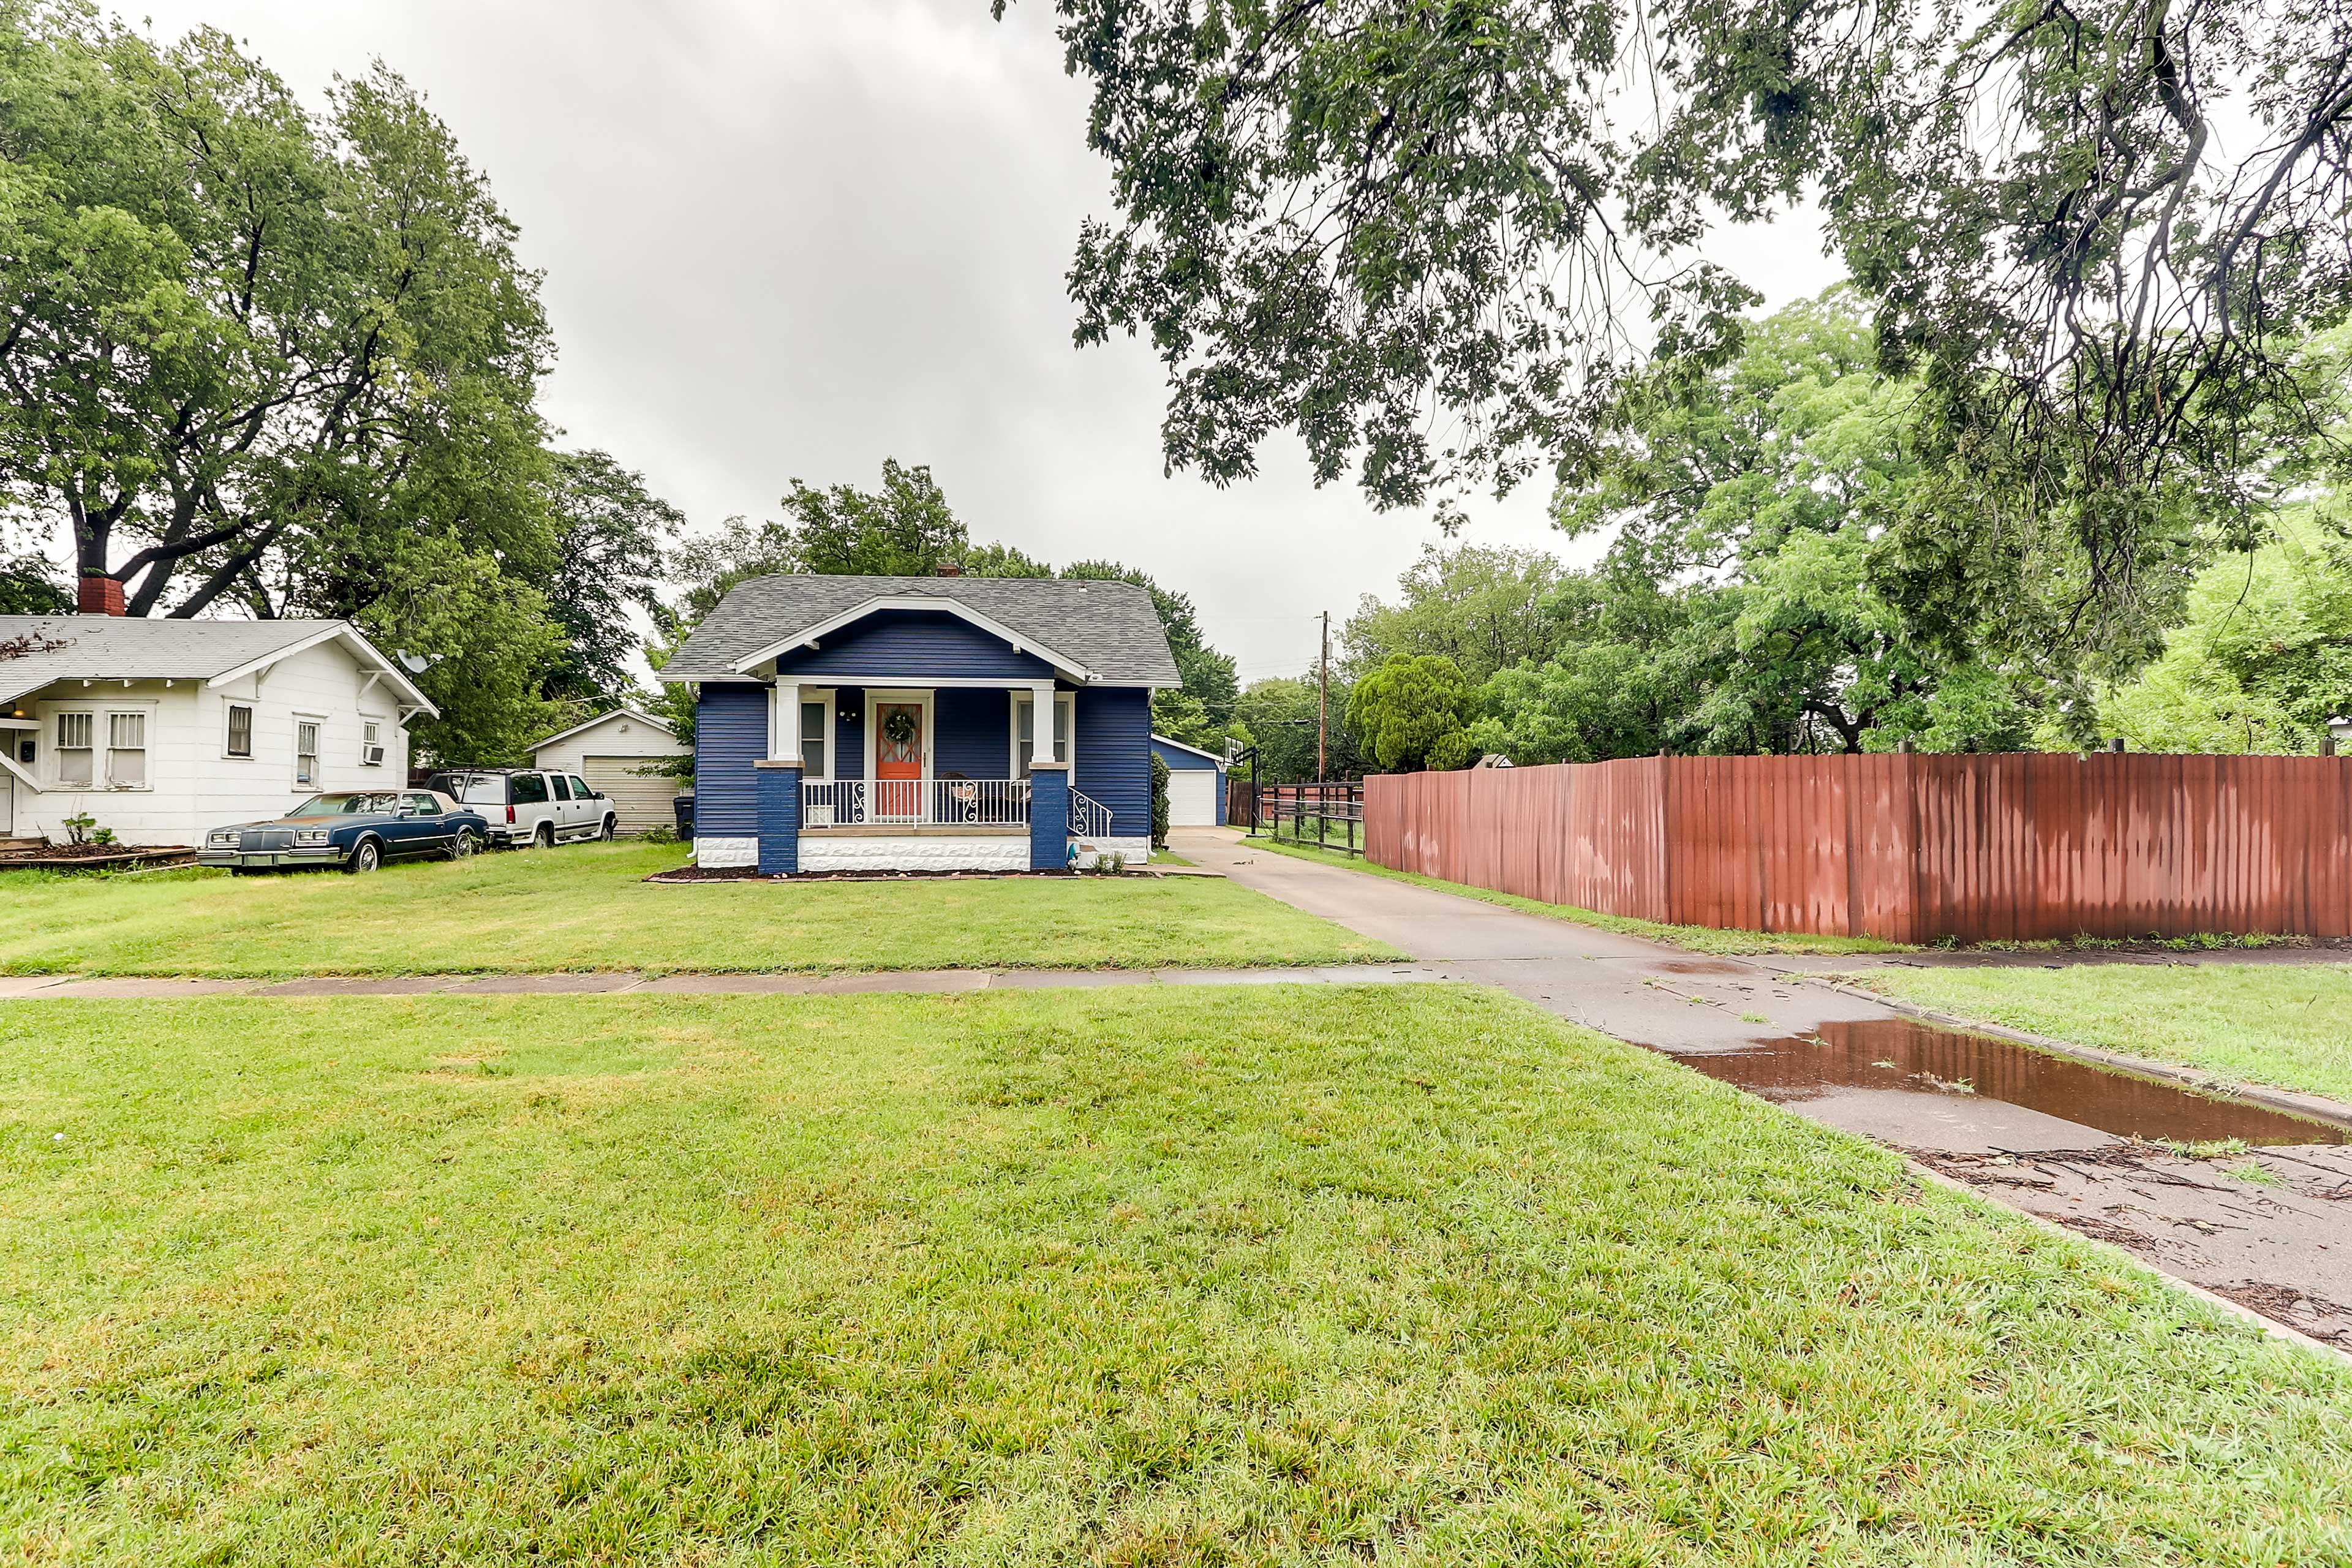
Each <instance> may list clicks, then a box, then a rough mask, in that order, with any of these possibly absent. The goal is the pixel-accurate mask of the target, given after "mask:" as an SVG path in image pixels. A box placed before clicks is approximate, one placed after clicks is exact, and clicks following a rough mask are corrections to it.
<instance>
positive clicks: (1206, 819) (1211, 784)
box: [1168, 768, 1217, 827]
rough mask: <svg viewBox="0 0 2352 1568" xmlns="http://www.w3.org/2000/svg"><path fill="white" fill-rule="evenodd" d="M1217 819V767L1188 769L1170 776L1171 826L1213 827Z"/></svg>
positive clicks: (1169, 806)
mask: <svg viewBox="0 0 2352 1568" xmlns="http://www.w3.org/2000/svg"><path fill="white" fill-rule="evenodd" d="M1216 822H1217V770H1216V769H1214V768H1187V769H1185V770H1184V771H1183V772H1181V773H1176V772H1172V771H1171V773H1169V775H1168V826H1171V827H1213V826H1216Z"/></svg>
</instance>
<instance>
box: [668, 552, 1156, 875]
mask: <svg viewBox="0 0 2352 1568" xmlns="http://www.w3.org/2000/svg"><path fill="white" fill-rule="evenodd" d="M661 674H662V679H664V680H665V681H680V682H691V683H692V684H693V685H694V687H695V690H696V697H695V750H694V790H695V832H694V850H695V861H696V863H697V864H698V865H701V866H706V867H757V868H759V869H760V870H761V871H762V872H764V873H766V874H769V875H772V876H773V875H792V874H796V873H802V872H822V871H871V870H924V871H1018V870H1047V869H1053V870H1058V869H1061V868H1065V867H1066V866H1068V865H1069V864H1071V863H1072V861H1073V859H1074V858H1075V860H1076V863H1078V864H1081V865H1086V864H1091V863H1092V862H1093V860H1094V859H1095V858H1097V856H1102V855H1110V854H1118V855H1122V856H1124V857H1126V858H1128V859H1129V860H1130V861H1139V860H1143V859H1147V858H1150V842H1151V753H1152V741H1151V694H1152V692H1153V690H1154V689H1158V688H1161V687H1173V686H1176V685H1178V684H1180V683H1181V677H1180V676H1179V675H1178V673H1177V670H1176V660H1175V658H1174V656H1173V655H1172V654H1171V653H1170V652H1169V649H1168V638H1167V637H1166V635H1165V634H1164V633H1162V632H1161V630H1160V616H1159V615H1158V613H1157V612H1156V611H1155V610H1154V609H1153V607H1152V604H1151V595H1149V594H1148V593H1146V592H1145V591H1144V590H1143V589H1141V588H1139V587H1137V586H1136V585H1135V584H1131V583H1118V582H1097V581H1080V580H1070V579H1062V578H1027V577H817V576H777V577H757V578H753V579H752V580H751V581H750V582H747V583H743V584H739V585H738V586H737V587H735V588H734V589H733V590H732V591H731V592H730V593H729V594H728V595H727V596H726V598H725V599H723V600H721V601H720V602H719V607H718V608H717V609H715V610H713V611H712V612H711V613H710V615H709V616H708V617H707V618H706V619H705V620H704V621H703V623H702V624H701V625H700V626H698V627H696V628H695V631H694V634H693V635H692V636H691V637H688V638H687V640H686V642H685V643H684V644H683V645H681V646H680V647H679V648H678V650H677V653H676V654H675V655H674V656H672V658H671V659H670V661H669V663H668V664H667V666H665V667H664V668H663V669H662V672H661ZM1041 715H1043V716H1044V717H1043V718H1041V717H1040V716H1041Z"/></svg>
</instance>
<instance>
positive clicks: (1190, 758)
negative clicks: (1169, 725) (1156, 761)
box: [1151, 741, 1217, 773]
mask: <svg viewBox="0 0 2352 1568" xmlns="http://www.w3.org/2000/svg"><path fill="white" fill-rule="evenodd" d="M1151 749H1152V750H1153V751H1155V752H1159V753H1160V761H1161V762H1163V763H1167V764H1168V766H1169V768H1170V770H1171V772H1175V773H1199V772H1200V771H1201V770H1202V769H1203V768H1213V767H1215V766H1216V765H1217V763H1216V760H1215V759H1214V758H1213V757H1204V756H1202V755H1201V753H1200V752H1188V751H1186V750H1184V748H1183V747H1181V746H1163V745H1161V744H1160V742H1157V741H1154V742H1151Z"/></svg>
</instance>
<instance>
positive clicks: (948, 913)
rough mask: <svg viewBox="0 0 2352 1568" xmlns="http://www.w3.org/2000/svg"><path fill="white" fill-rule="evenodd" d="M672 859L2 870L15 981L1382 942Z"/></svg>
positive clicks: (1288, 950) (1352, 953) (678, 965)
mask: <svg viewBox="0 0 2352 1568" xmlns="http://www.w3.org/2000/svg"><path fill="white" fill-rule="evenodd" d="M684 857H685V851H684V850H683V849H682V848H681V847H677V846H675V845H670V846H658V845H636V844H619V845H582V846H578V847H568V848H563V849H556V850H532V851H527V852H524V853H520V854H509V855H484V856H477V857H476V858H473V859H471V860H467V861H464V862H461V863H457V864H449V863H439V862H436V863H420V864H414V865H404V866H394V867H391V868H386V869H384V870H383V871H379V872H377V873H375V874H374V875H373V876H369V877H345V876H340V875H337V874H334V873H332V872H324V873H321V872H305V873H300V874H297V875H292V876H280V877H231V876H229V875H228V874H227V873H226V872H222V871H172V872H163V873H155V874H149V875H145V876H138V877H113V878H102V879H101V878H89V877H57V876H48V877H44V876H37V875H34V874H30V873H25V872H14V873H0V910H5V916H6V918H5V920H0V973H18V974H23V973H89V974H205V975H232V976H233V975H285V974H447V973H474V972H483V973H514V972H521V971H535V970H589V969H644V970H650V971H654V972H665V971H671V970H738V971H741V970H802V971H815V972H823V971H832V970H857V969H950V968H992V967H999V966H1003V967H1034V966H1041V965H1042V966H1048V967H1055V968H1060V967H1074V968H1102V967H1118V968H1130V969H1133V968H1157V967H1161V966H1164V965H1170V964H1185V965H1199V964H1206V965H1245V964H1297V963H1347V962H1349V961H1351V960H1357V959H1381V958H1390V957H1393V956H1395V955H1394V953H1393V952H1391V950H1390V949H1388V948H1387V947H1384V946H1383V945H1381V943H1379V942H1372V941H1370V940H1369V939H1367V938H1364V937H1360V936H1357V935H1356V934H1354V933H1353V932H1351V931H1346V930H1344V929H1342V928H1341V927H1339V926H1336V925H1333V924H1331V923H1330V922H1329V921H1323V920H1318V919H1317V918H1316V917H1315V916H1312V915H1308V914H1303V913H1301V912H1300V911H1298V910H1294V909H1292V908H1290V907H1289V906H1288V905H1286V904H1283V903H1279V902H1277V901H1276V900H1272V899H1269V898H1266V897H1265V896H1264V895H1262V894H1258V893H1254V892H1251V891H1249V890H1248V889H1245V888H1240V887H1236V886H1234V884H1232V883H1230V882H1225V881H1220V880H1216V879H1210V878H1205V877H1181V878H1177V877H1171V878H1170V879H1167V880H1165V881H1161V880H1159V879H1152V878H1144V877H1135V878H1113V877H1085V878H1076V877H1074V878H1066V879H1064V878H1052V879H1028V878H1013V879H1002V880H991V879H972V880H968V881H963V880H959V881H944V880H932V879H913V880H908V881H889V882H804V883H789V884H785V883H772V882H707V883H689V884H649V883H647V882H646V881H645V880H644V879H645V878H646V876H648V875H650V874H652V873H654V872H656V871H661V870H666V869H667V868H671V867H673V866H677V865H678V864H680V863H682V861H683V859H684Z"/></svg>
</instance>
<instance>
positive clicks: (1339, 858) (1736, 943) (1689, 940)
mask: <svg viewBox="0 0 2352 1568" xmlns="http://www.w3.org/2000/svg"><path fill="white" fill-rule="evenodd" d="M1245 843H1246V845H1247V847H1250V848H1252V849H1270V850H1272V851H1273V852H1274V853H1276V854H1277V855H1295V856H1297V858H1300V859H1301V860H1320V861H1323V862H1326V863H1327V864H1329V865H1333V866H1347V867H1349V868H1353V869H1355V870H1359V871H1366V872H1369V873H1370V874H1371V875H1372V876H1375V877H1390V878H1393V879H1395V880H1397V881H1400V882H1412V883H1415V884H1417V885H1419V886H1421V887H1423V888H1434V889H1437V890H1438V891H1439V892H1441V893H1459V894H1461V895H1462V896H1463V897H1464V898H1465V899H1484V900H1486V902H1488V903H1490V904H1500V905H1502V906H1503V907H1504V908H1505V909H1510V910H1523V911H1525V912H1526V913H1528V914H1531V915H1549V916H1550V917H1551V918H1552V919H1554V920H1561V921H1574V922H1575V923H1576V924H1578V925H1588V926H1594V927H1597V928H1598V929H1600V930H1601V931H1616V932H1617V933H1619V934H1620V935H1622V936H1638V937H1645V938H1647V939H1648V940H1650V941H1652V942H1668V943H1671V944H1673V945H1674V946H1675V947H1684V948H1688V949H1689V950H1690V951H1691V952H1717V953H1743V952H1911V951H1912V950H1911V949H1910V948H1908V947H1906V946H1905V945H1904V944H1903V943H1901V942H1881V941H1879V940H1878V939H1877V938H1876V937H1871V936H1811V935H1808V934H1806V933H1804V932H1802V931H1717V930H1716V929H1715V928H1714V927H1712V926H1676V925H1663V924H1661V923H1659V922H1658V921H1637V920H1633V919H1631V918H1629V917H1627V916H1624V915H1604V914H1602V913H1601V912H1600V911H1599V910H1583V909H1579V908H1577V907H1576V906H1575V905H1574V904H1547V903H1544V902H1543V901H1541V900H1537V899H1523V898H1521V897H1519V896H1518V895H1517V893H1498V892H1496V891H1495V890H1494V889H1491V888H1474V887H1472V886H1470V885H1469V884H1468V883H1466V882H1448V881H1446V880H1444V879H1442V878H1438V877H1424V876H1423V875H1422V874H1421V873H1420V872H1418V871H1396V870H1391V869H1390V868H1388V867H1386V866H1375V865H1373V864H1372V863H1371V862H1370V860H1367V859H1365V858H1363V857H1362V856H1360V855H1350V854H1349V853H1348V852H1347V851H1346V850H1344V849H1318V848H1317V847H1315V846H1314V845H1313V844H1311V843H1307V844H1300V843H1295V842H1293V841H1291V840H1289V839H1280V840H1276V839H1274V838H1266V837H1261V838H1252V839H1248V840H1245Z"/></svg>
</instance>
